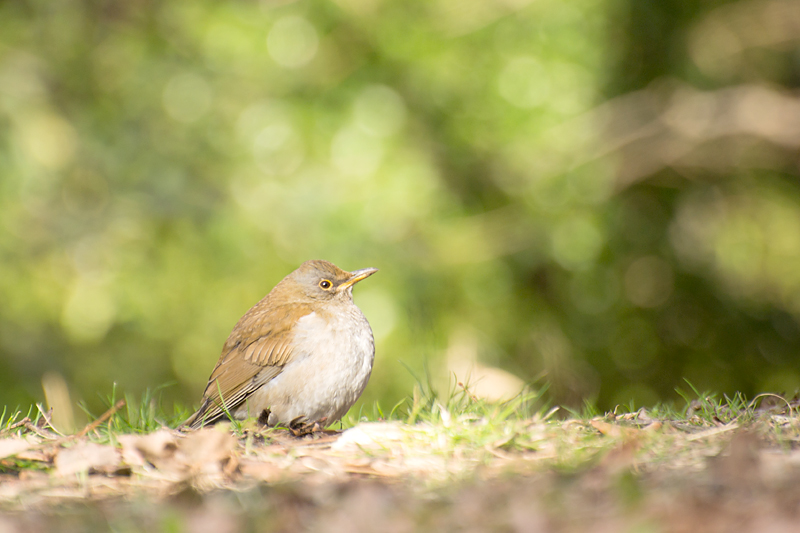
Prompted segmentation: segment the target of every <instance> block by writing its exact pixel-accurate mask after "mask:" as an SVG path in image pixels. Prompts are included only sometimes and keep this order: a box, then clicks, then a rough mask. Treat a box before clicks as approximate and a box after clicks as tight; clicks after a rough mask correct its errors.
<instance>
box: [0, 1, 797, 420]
mask: <svg viewBox="0 0 800 533" xmlns="http://www.w3.org/2000/svg"><path fill="white" fill-rule="evenodd" d="M799 86H800V2H798V1H794V0H754V1H734V2H725V1H704V2H700V1H697V0H693V1H692V0H690V1H686V0H682V1H678V0H572V1H569V2H564V1H561V0H537V1H535V2H534V1H530V0H422V1H419V0H331V1H296V2H292V1H261V2H256V1H244V0H239V1H231V2H224V3H219V2H210V1H207V0H195V1H192V2H188V1H173V2H168V1H158V0H151V1H139V0H133V1H130V2H110V1H104V0H95V1H88V0H63V1H58V2H47V1H44V0H39V1H21V0H18V1H14V2H3V3H0V405H9V406H11V407H14V406H25V405H27V404H29V403H31V402H34V401H44V399H45V396H44V391H43V380H44V384H45V388H48V389H49V395H52V396H53V398H56V397H59V398H63V397H64V393H65V389H66V390H68V391H69V393H70V394H71V398H72V400H71V401H73V402H77V401H84V402H86V403H87V404H88V405H89V406H90V407H92V408H93V409H101V408H102V405H101V401H100V398H99V396H98V395H99V394H102V395H105V394H107V393H108V392H109V391H110V390H111V388H112V384H113V383H117V384H118V386H119V387H120V388H121V389H122V390H124V391H128V392H132V393H137V394H138V393H141V391H143V390H145V389H146V388H154V387H156V386H159V385H161V384H164V383H168V382H175V384H174V385H173V386H170V387H168V388H167V389H166V390H165V392H164V394H165V398H166V399H167V400H168V401H177V402H182V403H184V404H186V405H191V404H194V405H196V404H197V403H198V401H199V396H200V393H201V392H202V390H203V388H204V386H205V383H206V379H207V378H208V375H209V373H210V371H211V369H212V367H213V365H214V363H215V362H216V360H217V357H218V356H219V351H220V349H221V346H222V343H223V341H224V340H225V338H226V336H227V335H228V333H229V332H230V330H231V328H232V327H233V325H234V324H235V323H236V321H237V320H238V319H239V317H240V316H241V315H242V314H243V313H244V312H245V311H246V310H247V309H248V308H249V307H250V306H251V305H253V304H254V303H255V302H257V301H258V300H259V299H260V298H261V297H262V296H263V295H264V294H266V292H268V291H269V289H270V288H271V287H272V286H273V285H274V284H275V283H277V282H278V281H279V280H280V279H281V278H282V277H283V276H284V275H286V274H287V273H289V272H290V271H292V270H293V269H295V268H296V267H297V266H298V265H299V264H300V263H301V262H303V261H305V260H307V259H312V258H321V259H327V260H330V261H332V262H334V263H336V264H337V265H339V266H341V267H342V268H345V269H348V270H353V269H357V268H363V267H368V266H374V267H378V268H380V269H381V271H380V273H379V274H378V275H376V276H374V277H372V278H370V279H369V280H368V281H366V282H364V283H363V284H360V285H359V286H358V287H357V289H356V291H355V299H356V303H357V304H358V305H359V306H360V307H361V308H362V309H363V310H364V313H365V314H366V316H367V317H368V319H369V320H370V322H371V323H372V326H373V329H374V331H375V336H376V341H377V359H376V364H375V370H374V373H373V377H372V381H371V382H370V385H369V386H368V388H367V391H366V393H365V395H364V397H363V398H362V403H363V402H366V405H371V404H372V403H373V402H374V401H375V400H380V402H381V405H383V406H384V408H390V407H391V405H393V404H394V403H395V402H396V401H398V400H399V399H401V398H403V397H404V396H406V395H407V394H408V393H409V392H410V390H411V388H412V386H413V384H414V382H415V381H414V377H413V376H412V374H411V372H409V371H408V370H407V369H406V366H408V367H409V368H410V369H412V370H413V371H414V372H416V373H418V374H420V375H423V374H424V373H425V372H426V368H427V372H429V373H430V375H431V376H432V378H433V379H434V381H437V382H439V383H443V384H446V383H447V382H448V376H449V377H450V379H451V384H452V376H453V373H455V375H456V376H457V378H456V379H459V380H462V381H466V380H468V379H469V380H470V381H471V382H473V383H474V382H476V381H477V382H478V385H476V387H479V386H481V387H484V386H485V387H484V388H485V390H484V391H482V394H483V393H485V394H486V395H489V396H492V395H495V396H497V395H502V394H506V393H509V391H513V390H514V389H515V388H516V387H518V386H519V384H520V383H522V382H527V383H534V384H535V385H536V386H541V385H543V384H545V383H547V384H549V386H550V388H549V394H550V395H551V397H552V399H553V400H554V401H556V402H560V403H565V404H568V405H578V404H580V402H581V401H583V400H584V399H588V400H590V401H594V402H597V404H598V405H599V406H600V407H602V408H610V407H613V405H615V404H617V403H627V402H629V401H630V400H632V399H633V400H634V401H635V402H636V404H637V405H641V404H649V403H653V402H656V401H658V400H671V399H674V398H676V394H675V388H676V387H684V388H686V385H685V383H684V382H683V378H687V379H688V380H689V381H690V382H691V383H693V384H694V385H695V386H696V387H698V388H700V389H704V388H707V389H712V390H714V391H718V392H726V393H732V392H734V391H741V392H744V393H745V394H749V395H752V394H754V393H756V392H761V391H776V392H787V393H793V392H794V391H795V389H796V388H797V387H798V385H800V358H799V357H798V350H799V349H800V328H799V327H798V320H800V186H799V185H800V182H799V181H798V177H800V176H799V174H800V169H799V168H798V162H799V161H800V150H799V148H800V95H799V93H798V87H799ZM53 398H49V399H50V400H51V401H54V400H53ZM357 408H358V407H357Z"/></svg>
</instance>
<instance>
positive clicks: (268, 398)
mask: <svg viewBox="0 0 800 533" xmlns="http://www.w3.org/2000/svg"><path fill="white" fill-rule="evenodd" d="M340 311H344V312H339V313H335V314H332V316H331V317H330V318H329V317H328V316H320V315H318V314H317V313H311V314H309V315H306V316H304V317H302V318H301V319H300V320H299V321H298V322H297V325H296V326H295V328H294V339H293V340H294V342H293V345H294V350H293V357H292V358H291V360H290V362H289V363H287V364H286V366H285V367H284V369H283V372H281V373H280V374H279V375H278V376H276V377H275V378H273V379H272V380H271V381H270V382H269V383H267V384H265V385H264V386H263V387H261V389H259V390H258V391H256V392H255V393H254V394H253V395H252V396H251V397H250V398H249V399H248V403H249V406H248V408H246V411H247V412H248V413H249V415H250V416H258V415H259V413H260V412H261V410H262V409H265V408H269V409H270V411H271V414H270V419H269V422H270V424H276V423H278V422H282V423H285V424H286V423H289V422H291V421H292V420H294V419H295V418H298V417H301V416H302V417H305V418H306V419H307V421H309V422H315V421H322V420H324V423H323V425H327V424H330V423H332V422H335V421H336V420H339V419H340V418H341V417H342V416H344V414H345V413H346V412H347V410H348V409H350V407H351V406H352V405H353V404H354V403H355V401H356V400H357V399H358V397H359V396H361V393H362V392H363V391H364V388H365V387H366V386H367V382H368V381H369V376H370V374H371V372H372V363H373V360H374V358H375V343H374V340H373V337H372V329H371V328H370V327H369V323H368V322H367V319H366V318H364V315H363V314H362V313H361V311H360V310H359V309H358V307H356V306H355V304H350V305H348V306H346V307H344V308H343V309H342V308H340ZM237 414H239V413H237ZM242 414H244V415H245V416H246V414H247V413H242Z"/></svg>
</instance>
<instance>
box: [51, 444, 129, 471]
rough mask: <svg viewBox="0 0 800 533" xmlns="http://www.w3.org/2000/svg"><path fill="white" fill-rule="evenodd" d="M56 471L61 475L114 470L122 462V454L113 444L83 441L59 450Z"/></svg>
mask: <svg viewBox="0 0 800 533" xmlns="http://www.w3.org/2000/svg"><path fill="white" fill-rule="evenodd" d="M55 464H56V472H57V473H58V474H59V475H61V476H71V475H73V474H77V473H88V472H89V470H95V471H98V472H113V471H114V470H116V468H117V467H118V466H119V464H120V455H119V453H118V452H117V449H116V448H114V447H113V446H108V445H103V444H95V443H93V442H81V443H79V444H76V445H75V446H73V447H71V448H64V449H62V450H61V451H59V452H58V455H56V459H55Z"/></svg>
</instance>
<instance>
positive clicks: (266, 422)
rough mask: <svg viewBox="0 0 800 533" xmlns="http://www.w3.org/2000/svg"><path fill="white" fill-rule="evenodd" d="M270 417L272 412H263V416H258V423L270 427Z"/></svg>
mask: <svg viewBox="0 0 800 533" xmlns="http://www.w3.org/2000/svg"><path fill="white" fill-rule="evenodd" d="M269 415H270V410H269V409H264V410H263V411H261V414H260V415H258V418H257V419H256V423H257V424H258V425H259V426H269Z"/></svg>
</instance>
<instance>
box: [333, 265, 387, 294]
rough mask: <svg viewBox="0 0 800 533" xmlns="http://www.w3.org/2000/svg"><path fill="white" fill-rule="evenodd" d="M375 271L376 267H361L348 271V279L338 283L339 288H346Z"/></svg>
mask: <svg viewBox="0 0 800 533" xmlns="http://www.w3.org/2000/svg"><path fill="white" fill-rule="evenodd" d="M377 271H378V269H377V268H362V269H361V270H353V271H352V272H350V279H348V280H347V281H345V282H344V283H342V284H341V285H339V288H340V289H346V288H347V287H350V286H352V285H355V284H356V283H358V282H359V281H361V280H362V279H364V278H368V277H370V276H371V275H373V274H374V273H375V272H377Z"/></svg>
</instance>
